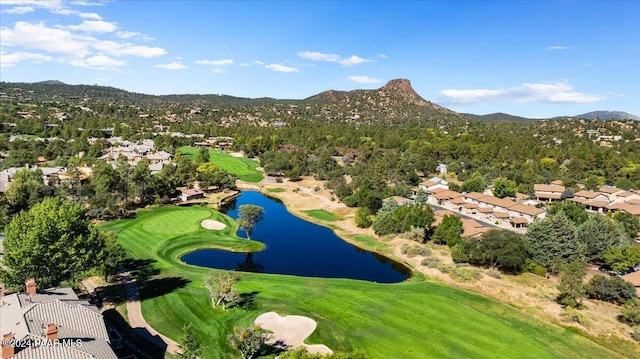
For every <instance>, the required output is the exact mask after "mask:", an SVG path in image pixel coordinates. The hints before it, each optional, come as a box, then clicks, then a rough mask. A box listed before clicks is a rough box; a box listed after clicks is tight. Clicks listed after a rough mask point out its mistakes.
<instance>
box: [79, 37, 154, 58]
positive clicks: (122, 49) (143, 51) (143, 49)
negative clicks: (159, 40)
mask: <svg viewBox="0 0 640 359" xmlns="http://www.w3.org/2000/svg"><path fill="white" fill-rule="evenodd" d="M91 47H93V48H95V49H96V50H98V51H101V52H107V53H109V54H110V55H113V56H124V55H129V56H137V57H145V58H151V57H157V56H162V55H166V54H167V51H166V50H165V49H162V48H159V47H149V46H140V45H134V44H131V43H121V42H116V41H110V40H102V41H93V42H92V43H91Z"/></svg>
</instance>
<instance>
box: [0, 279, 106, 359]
mask: <svg viewBox="0 0 640 359" xmlns="http://www.w3.org/2000/svg"><path fill="white" fill-rule="evenodd" d="M0 328H2V335H3V338H2V339H3V342H2V359H9V358H11V359H31V358H43V359H44V358H46V359H68V358H73V359H76V358H77V359H117V356H116V354H115V353H114V351H113V349H112V347H111V340H110V339H109V334H108V331H107V327H106V324H105V322H104V318H103V317H102V314H100V311H99V310H98V308H96V307H95V306H93V305H91V304H90V303H89V302H87V301H85V300H81V299H79V298H78V296H77V295H76V294H75V293H74V292H73V289H71V288H49V289H45V290H43V291H38V290H37V288H36V282H35V280H33V279H30V280H28V281H27V283H26V292H25V293H15V294H11V295H6V296H5V295H4V294H3V293H2V292H1V291H0ZM16 343H21V344H22V345H20V346H16V345H15V344H16Z"/></svg>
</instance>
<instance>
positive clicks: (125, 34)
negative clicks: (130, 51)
mask: <svg viewBox="0 0 640 359" xmlns="http://www.w3.org/2000/svg"><path fill="white" fill-rule="evenodd" d="M116 37H119V38H121V39H140V40H144V41H153V40H155V39H154V38H153V37H151V36H149V35H145V34H143V33H140V32H135V31H118V32H116Z"/></svg>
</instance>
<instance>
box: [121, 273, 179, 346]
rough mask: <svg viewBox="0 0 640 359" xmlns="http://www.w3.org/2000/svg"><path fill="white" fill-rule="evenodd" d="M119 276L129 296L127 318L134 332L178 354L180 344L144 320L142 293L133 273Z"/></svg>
mask: <svg viewBox="0 0 640 359" xmlns="http://www.w3.org/2000/svg"><path fill="white" fill-rule="evenodd" d="M118 275H119V276H120V278H122V280H123V281H124V286H125V292H126V296H127V316H128V317H129V324H130V325H131V327H132V328H133V330H135V331H136V333H137V334H138V335H140V336H141V337H143V338H144V339H146V340H147V341H149V342H151V343H153V344H155V345H157V346H158V347H159V348H161V349H164V350H166V351H168V352H169V353H171V354H176V353H177V352H178V348H179V346H178V343H176V342H174V341H173V340H171V339H169V338H167V337H165V336H164V335H162V334H160V333H158V332H157V331H156V330H155V329H153V328H152V327H151V326H150V325H149V323H147V321H146V320H144V317H143V316H142V308H141V307H140V292H139V291H138V285H137V284H136V280H135V279H134V278H133V277H132V276H131V273H129V272H127V271H126V270H124V269H123V270H122V271H121V272H120V273H118Z"/></svg>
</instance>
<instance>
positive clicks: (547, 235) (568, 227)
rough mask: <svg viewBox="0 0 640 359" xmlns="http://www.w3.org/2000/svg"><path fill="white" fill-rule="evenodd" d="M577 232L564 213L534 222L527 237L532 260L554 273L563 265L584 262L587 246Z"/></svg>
mask: <svg viewBox="0 0 640 359" xmlns="http://www.w3.org/2000/svg"><path fill="white" fill-rule="evenodd" d="M575 232H576V231H575V226H574V225H573V223H572V222H571V221H570V220H569V218H567V216H566V215H565V214H564V212H559V213H557V214H555V215H550V216H547V217H546V218H545V219H543V220H541V221H535V222H533V223H532V224H531V225H529V228H528V229H527V236H526V238H527V241H528V242H529V254H530V255H531V259H533V260H534V261H535V262H536V263H538V264H540V265H542V266H543V267H545V268H547V269H548V270H550V271H552V272H555V271H557V270H558V269H559V267H558V266H559V265H560V264H562V263H564V264H567V263H569V262H572V261H576V260H582V259H583V258H584V252H585V246H584V244H582V243H580V241H579V240H578V239H577V237H576V233H575Z"/></svg>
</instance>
